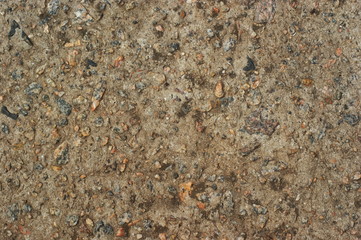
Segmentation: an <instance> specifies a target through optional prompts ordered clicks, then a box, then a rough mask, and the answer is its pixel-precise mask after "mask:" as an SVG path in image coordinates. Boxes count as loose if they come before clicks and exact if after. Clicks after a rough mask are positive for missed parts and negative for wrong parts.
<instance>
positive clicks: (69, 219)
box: [66, 215, 79, 227]
mask: <svg viewBox="0 0 361 240" xmlns="http://www.w3.org/2000/svg"><path fill="white" fill-rule="evenodd" d="M78 222H79V216H77V215H70V216H68V217H67V218H66V223H67V224H68V225H69V226H70V227H74V226H76V225H77V224H78Z"/></svg>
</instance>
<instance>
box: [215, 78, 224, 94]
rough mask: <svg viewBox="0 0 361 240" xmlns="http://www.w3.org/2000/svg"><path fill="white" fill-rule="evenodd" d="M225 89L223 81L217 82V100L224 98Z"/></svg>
mask: <svg viewBox="0 0 361 240" xmlns="http://www.w3.org/2000/svg"><path fill="white" fill-rule="evenodd" d="M223 88H224V85H223V82H222V81H219V82H217V84H216V86H215V88H214V95H215V96H216V97H217V98H222V97H223V96H224V91H223Z"/></svg>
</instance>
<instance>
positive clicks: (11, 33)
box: [8, 20, 20, 38]
mask: <svg viewBox="0 0 361 240" xmlns="http://www.w3.org/2000/svg"><path fill="white" fill-rule="evenodd" d="M18 28H19V29H20V25H19V24H18V23H17V22H16V21H15V20H13V21H12V22H11V26H10V31H9V34H8V37H9V38H11V37H12V36H14V35H15V32H16V29H18Z"/></svg>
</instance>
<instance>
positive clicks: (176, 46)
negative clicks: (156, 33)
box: [169, 43, 180, 52]
mask: <svg viewBox="0 0 361 240" xmlns="http://www.w3.org/2000/svg"><path fill="white" fill-rule="evenodd" d="M179 49H180V44H179V43H171V44H169V51H170V52H176V51H178V50H179Z"/></svg>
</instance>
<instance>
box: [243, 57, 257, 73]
mask: <svg viewBox="0 0 361 240" xmlns="http://www.w3.org/2000/svg"><path fill="white" fill-rule="evenodd" d="M254 70H256V66H255V65H254V62H253V60H252V59H251V58H250V57H248V56H247V65H246V66H245V67H244V68H243V71H246V72H249V71H254Z"/></svg>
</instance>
